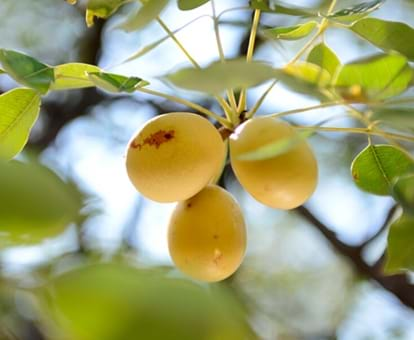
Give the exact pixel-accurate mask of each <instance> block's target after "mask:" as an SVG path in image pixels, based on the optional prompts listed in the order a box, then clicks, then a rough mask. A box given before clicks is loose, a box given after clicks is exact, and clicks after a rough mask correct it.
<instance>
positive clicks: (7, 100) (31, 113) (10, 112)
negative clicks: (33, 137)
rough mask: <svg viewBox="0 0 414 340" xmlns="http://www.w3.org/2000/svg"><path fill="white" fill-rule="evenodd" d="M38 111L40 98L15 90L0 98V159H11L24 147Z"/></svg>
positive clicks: (37, 95) (24, 90)
mask: <svg viewBox="0 0 414 340" xmlns="http://www.w3.org/2000/svg"><path fill="white" fill-rule="evenodd" d="M39 110H40V96H39V94H38V93H37V92H36V91H34V90H31V89H15V90H11V91H9V92H6V93H4V94H2V95H1V96H0V158H3V159H11V158H13V157H14V156H16V155H17V154H18V153H19V152H20V151H21V150H22V149H23V147H24V146H25V145H26V143H27V140H28V139H29V134H30V130H31V128H32V127H33V125H34V123H35V122H36V120H37V117H38V115H39Z"/></svg>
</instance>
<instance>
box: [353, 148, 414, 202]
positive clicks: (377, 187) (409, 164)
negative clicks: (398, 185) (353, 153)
mask: <svg viewBox="0 0 414 340" xmlns="http://www.w3.org/2000/svg"><path fill="white" fill-rule="evenodd" d="M412 169H414V161H413V159H412V158H411V156H410V155H409V154H408V153H406V152H405V151H403V150H402V149H399V148H397V147H395V146H391V145H369V146H368V147H366V148H365V149H364V150H363V151H362V152H361V153H360V154H359V155H358V156H357V157H356V158H355V159H354V161H353V162H352V165H351V172H352V177H353V178H354V181H355V183H356V185H357V186H358V187H359V188H360V189H362V190H364V191H367V192H369V193H371V194H374V195H382V196H386V195H391V189H392V185H393V180H394V179H395V178H397V177H399V176H402V175H404V174H406V173H408V172H409V171H411V170H412Z"/></svg>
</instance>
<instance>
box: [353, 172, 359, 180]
mask: <svg viewBox="0 0 414 340" xmlns="http://www.w3.org/2000/svg"><path fill="white" fill-rule="evenodd" d="M352 177H353V178H354V180H356V181H357V180H358V179H359V176H358V174H357V173H356V172H353V173H352Z"/></svg>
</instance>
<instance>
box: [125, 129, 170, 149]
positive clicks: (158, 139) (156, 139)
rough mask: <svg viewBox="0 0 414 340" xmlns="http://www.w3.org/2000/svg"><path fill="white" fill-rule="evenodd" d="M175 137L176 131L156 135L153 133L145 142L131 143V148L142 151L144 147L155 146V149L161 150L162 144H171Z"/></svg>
mask: <svg viewBox="0 0 414 340" xmlns="http://www.w3.org/2000/svg"><path fill="white" fill-rule="evenodd" d="M174 136H175V131H174V130H169V131H165V130H160V131H157V132H155V133H152V134H151V135H150V136H149V137H147V138H145V139H144V142H143V143H142V144H141V143H138V142H137V141H135V140H133V141H132V142H131V145H130V146H131V148H133V149H139V150H141V149H142V147H143V146H144V145H148V146H155V148H157V149H158V148H159V147H160V145H161V144H164V143H167V142H169V141H170V140H171V139H173V138H174Z"/></svg>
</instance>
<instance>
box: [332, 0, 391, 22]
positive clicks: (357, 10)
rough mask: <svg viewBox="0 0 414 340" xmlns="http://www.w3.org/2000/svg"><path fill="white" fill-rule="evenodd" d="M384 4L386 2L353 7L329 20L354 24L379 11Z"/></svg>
mask: <svg viewBox="0 0 414 340" xmlns="http://www.w3.org/2000/svg"><path fill="white" fill-rule="evenodd" d="M384 2H385V0H374V1H368V2H363V3H360V4H358V5H355V6H353V7H348V8H345V9H341V10H339V11H337V12H335V13H333V14H331V15H329V16H327V18H329V19H330V20H334V21H338V22H342V23H352V22H355V21H357V20H360V19H362V18H364V17H366V16H367V15H368V14H370V13H372V12H373V11H375V10H377V9H378V8H380V7H381V6H382V5H383V4H384Z"/></svg>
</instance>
